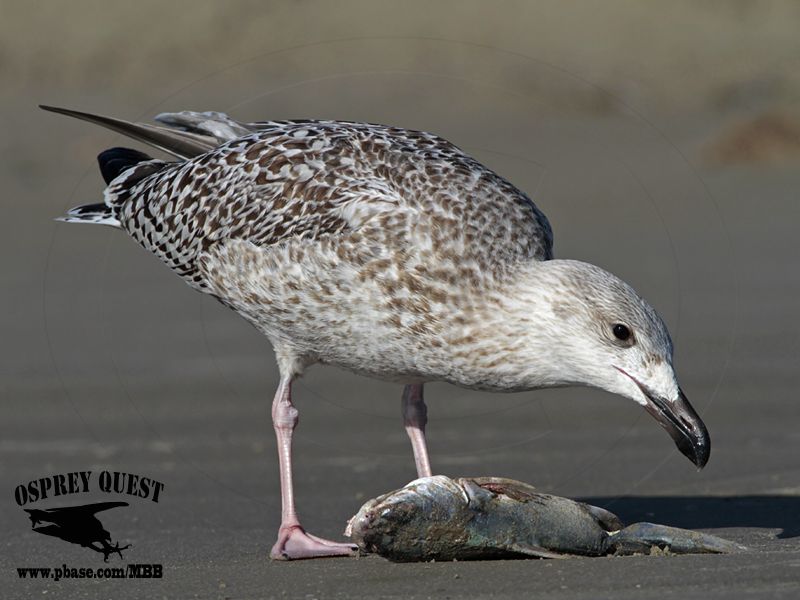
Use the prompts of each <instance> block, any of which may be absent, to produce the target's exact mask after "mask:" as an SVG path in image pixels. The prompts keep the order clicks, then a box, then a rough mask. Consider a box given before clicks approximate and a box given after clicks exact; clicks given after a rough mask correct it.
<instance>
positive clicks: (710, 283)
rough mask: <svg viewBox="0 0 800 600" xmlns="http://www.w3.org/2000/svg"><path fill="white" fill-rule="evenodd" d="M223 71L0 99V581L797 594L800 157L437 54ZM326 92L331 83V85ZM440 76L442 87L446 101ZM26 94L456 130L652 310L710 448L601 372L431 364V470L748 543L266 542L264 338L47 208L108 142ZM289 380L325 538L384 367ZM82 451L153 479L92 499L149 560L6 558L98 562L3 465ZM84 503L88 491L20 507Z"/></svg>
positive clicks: (25, 473)
mask: <svg viewBox="0 0 800 600" xmlns="http://www.w3.org/2000/svg"><path fill="white" fill-rule="evenodd" d="M376 60H377V59H376ZM487 60H488V59H487ZM489 62H491V61H489ZM198 69H199V67H198ZM239 75H241V73H240V74H239ZM239 75H237V77H238V78H235V79H236V81H237V82H238V83H237V85H238V86H239V87H238V88H237V87H227V88H225V89H220V87H219V85H218V84H220V82H221V81H222V80H220V79H212V80H210V81H208V82H206V83H200V84H196V85H195V86H194V87H193V88H191V89H187V90H185V91H183V92H178V93H177V95H176V96H173V97H170V94H174V93H175V90H174V89H173V88H170V87H168V86H165V85H160V84H159V85H157V86H154V88H153V89H147V90H143V89H140V88H136V91H135V93H134V92H133V91H132V90H133V83H131V84H130V87H129V88H125V87H124V86H123V87H115V88H113V89H111V90H106V91H104V90H102V88H101V87H100V86H98V87H95V88H93V92H92V94H91V95H81V94H78V93H76V92H59V91H58V90H53V89H48V90H45V89H28V90H27V91H26V93H25V95H23V96H20V97H15V98H11V97H5V98H3V113H4V114H5V115H7V116H12V117H13V118H12V119H9V120H8V121H7V123H6V124H5V125H4V127H5V128H6V131H7V132H8V134H9V135H8V137H7V138H6V140H5V142H4V146H3V154H4V160H3V161H2V164H0V181H2V184H3V188H2V189H3V190H4V193H3V197H4V200H3V202H4V206H5V208H6V218H5V219H4V221H3V235H2V236H0V265H2V273H3V277H4V290H5V293H4V294H3V296H2V297H0V325H1V326H2V331H3V340H4V344H3V346H2V360H1V361H0V374H2V379H0V381H2V393H3V402H4V407H5V411H4V416H3V418H2V420H0V447H1V448H2V450H3V453H2V456H3V460H2V464H0V490H2V491H3V493H2V494H1V495H0V498H3V500H2V511H0V523H2V530H3V532H4V534H5V535H4V540H3V545H2V547H3V552H2V555H1V556H0V563H2V572H3V573H4V574H5V575H4V576H5V578H6V579H5V583H4V586H3V596H4V597H8V598H14V597H20V598H23V597H51V596H53V595H55V596H57V597H87V598H89V597H114V598H118V597H127V596H130V597H137V596H138V597H141V596H142V595H143V594H146V595H150V596H153V597H162V596H163V597H168V598H173V597H202V598H206V597H211V598H215V597H219V598H250V597H278V598H280V597H290V598H294V597H297V598H330V597H333V598H339V597H340V598H361V597H364V598H380V597H403V598H428V597H453V598H455V597H463V596H468V597H478V598H484V597H495V596H504V597H505V596H509V597H516V596H518V597H529V596H531V595H536V594H547V596H548V598H584V597H586V598H598V597H608V598H612V597H613V598H628V597H631V598H633V597H636V598H659V599H664V598H666V599H669V598H687V597H689V598H691V597H699V596H702V597H705V598H729V597H737V598H739V597H744V598H747V597H759V598H762V597H775V598H778V597H781V598H782V597H785V598H794V597H797V594H798V593H799V592H800V541H799V540H800V483H799V482H800V458H799V457H800V453H798V447H799V445H800V434H799V433H798V428H797V423H798V417H799V416H800V409H798V403H797V387H798V383H800V378H798V375H797V363H798V350H800V325H798V320H797V316H796V311H797V297H798V293H799V292H800V270H798V268H797V264H798V258H799V257H798V254H800V251H799V249H798V246H797V231H798V226H800V212H798V209H797V190H798V189H800V170H798V168H797V163H796V162H792V158H791V157H789V160H788V162H785V163H780V164H771V165H753V164H744V165H718V164H717V165H706V164H705V163H703V161H702V155H703V154H702V149H703V147H704V145H705V144H707V143H708V142H709V140H713V139H714V137H715V136H716V135H717V133H718V132H719V131H720V130H722V128H723V124H724V123H726V122H728V121H729V120H730V119H731V118H732V117H731V116H730V115H729V114H726V113H721V112H718V111H713V110H698V111H691V112H688V111H687V112H683V113H681V114H680V115H678V116H676V115H674V114H673V115H672V116H663V115H660V116H659V114H658V113H652V112H647V118H646V119H645V118H643V117H642V116H641V115H638V114H636V113H635V112H631V111H629V110H628V109H627V108H626V107H625V106H623V105H619V106H617V107H616V110H614V111H612V112H611V114H577V113H569V114H563V113H562V114H556V113H554V112H553V111H551V110H537V109H536V106H537V105H535V104H533V105H532V104H530V103H529V102H528V101H527V100H524V99H519V98H515V97H514V96H513V94H508V93H506V92H502V93H500V92H498V93H497V95H495V93H494V92H491V93H490V92H487V91H486V89H484V88H481V89H482V91H480V90H476V89H473V88H468V89H465V88H464V87H463V86H462V82H460V81H459V80H452V81H451V80H446V81H445V80H444V79H442V80H437V83H436V85H435V86H434V88H433V90H434V91H433V92H431V91H430V90H428V91H426V86H425V85H419V86H417V87H413V88H412V89H411V91H408V88H407V87H406V83H407V82H408V80H407V79H404V77H406V76H405V75H403V76H400V75H396V76H395V75H385V74H384V75H381V76H379V77H378V76H375V75H363V76H361V78H360V79H359V77H354V78H351V79H348V80H347V81H344V82H343V81H337V82H334V83H324V82H323V83H318V82H317V83H308V84H304V85H305V87H304V86H303V85H300V86H299V87H298V88H296V89H294V91H287V92H283V93H282V94H278V95H273V96H269V97H267V98H259V96H258V92H259V90H263V89H264V88H265V84H263V83H254V82H253V80H252V79H247V78H243V77H239ZM375 77H378V79H376V78H375ZM419 77H422V76H419ZM418 80H419V78H418V79H416V81H418ZM425 81H426V85H427V83H430V82H429V80H425ZM225 82H226V83H229V82H228V81H227V80H225ZM376 83H379V84H381V85H384V86H389V87H390V88H391V89H395V88H397V89H403V90H406V92H407V93H408V94H409V96H408V97H398V98H397V99H396V101H395V102H394V103H390V102H386V101H385V100H386V96H388V95H389V94H388V92H386V90H385V89H384V90H383V91H380V93H378V92H375V94H376V96H375V97H374V98H373V102H371V101H370V96H369V94H370V93H372V92H371V91H370V90H373V89H374V88H375V87H376V86H375V84H376ZM326 86H328V87H326ZM337 86H339V87H337ZM377 87H379V86H377ZM340 88H341V89H344V88H347V91H346V92H342V93H340V94H338V93H333V92H335V91H336V90H340ZM126 90H127V91H128V92H130V94H131V95H130V96H126V95H125V93H126ZM308 92H313V93H312V94H311V95H309V94H308ZM323 93H327V94H329V95H328V96H326V97H324V98H323V96H320V94H323ZM364 94H366V98H365V97H363V95H364ZM432 94H433V97H432ZM465 94H466V96H467V97H468V100H465V103H464V104H461V105H459V106H458V107H457V108H456V109H454V108H453V107H452V105H450V106H448V99H452V98H457V97H460V96H461V95H465ZM378 96H380V99H378ZM355 97H359V98H360V100H359V104H353V99H354V98H355ZM164 98H168V99H167V100H164ZM243 99H247V102H246V103H245V104H244V105H242V106H239V107H238V109H237V107H236V106H235V105H236V104H237V102H242V101H243ZM37 102H47V103H54V104H64V105H67V106H71V107H74V108H82V109H85V110H92V111H96V112H104V113H107V114H116V115H119V116H123V117H133V116H136V115H140V114H143V113H144V114H153V113H156V112H160V111H162V110H168V109H180V108H195V109H219V110H230V111H231V112H232V113H234V114H238V115H240V116H242V117H243V118H256V117H260V118H267V117H276V118H282V117H298V116H323V117H330V116H339V117H341V118H363V119H368V120H372V121H380V122H391V123H397V124H400V125H404V126H410V127H421V128H427V129H432V130H434V131H436V132H437V133H440V134H442V135H444V136H445V137H447V138H449V139H451V140H452V141H454V142H456V143H457V144H459V145H461V146H462V147H464V148H465V149H467V150H468V151H470V152H472V153H473V154H475V155H476V156H478V157H479V158H480V159H481V160H483V161H485V162H487V163H488V164H489V165H491V166H492V167H494V168H496V169H497V170H498V171H499V172H500V173H502V174H503V175H505V176H507V177H509V178H510V179H511V180H512V181H514V182H515V183H516V184H517V185H518V186H520V187H521V188H523V189H525V190H526V191H528V192H529V193H530V194H531V195H532V196H533V197H534V199H535V201H536V202H537V203H538V205H539V206H540V207H541V208H542V209H543V210H544V211H545V213H546V214H547V215H548V217H549V218H550V219H551V221H552V224H553V227H554V230H555V236H556V253H557V255H558V256H559V257H572V258H581V259H584V260H588V261H590V262H595V263H597V264H600V265H601V266H603V267H605V268H607V269H609V270H611V271H613V272H615V273H617V274H618V275H620V276H621V277H623V278H624V279H626V280H627V281H629V282H630V283H632V284H633V285H634V287H636V288H637V289H638V290H639V291H640V292H641V293H642V294H643V295H644V296H645V297H646V298H648V299H649V300H650V301H651V302H652V303H653V304H654V305H655V306H656V308H657V309H658V310H659V311H660V312H661V313H662V314H663V316H664V317H665V319H666V321H667V323H668V325H669V326H670V329H671V331H672V333H673V337H674V340H675V346H676V366H677V371H678V374H679V377H680V379H681V384H682V386H683V388H684V390H685V391H686V393H687V395H688V397H689V398H690V400H691V401H692V402H693V404H694V405H695V407H696V408H697V409H698V412H700V413H701V414H702V416H703V417H704V419H705V421H706V424H707V425H708V428H709V431H710V433H711V436H712V454H711V460H710V462H709V464H708V466H707V468H706V469H705V470H703V471H702V472H699V473H698V472H696V471H695V469H694V467H693V466H692V465H691V464H690V463H689V462H688V461H687V460H686V459H685V458H684V457H682V456H681V455H680V454H679V453H678V452H677V451H676V450H675V449H674V447H673V445H672V442H671V440H670V439H669V437H668V436H667V435H666V434H665V433H664V432H663V431H662V430H661V429H660V428H659V427H658V425H657V424H656V423H655V422H654V421H652V419H650V418H649V417H648V416H647V415H646V414H645V413H644V412H643V411H642V410H641V409H639V408H638V407H637V406H635V405H633V404H632V403H631V402H629V401H625V400H622V399H619V398H615V397H612V396H610V395H608V394H605V393H602V392H598V391H594V390H588V389H564V390H545V391H539V392H531V393H524V394H514V395H493V394H485V393H478V392H470V391H465V390H459V389H456V388H453V387H450V386H447V385H443V384H434V385H431V386H430V389H428V390H427V391H426V398H427V400H428V404H429V418H430V422H429V428H428V432H429V440H430V447H431V454H432V462H433V467H434V470H435V471H438V472H441V473H445V474H448V475H451V476H461V475H495V476H506V477H512V478H515V479H519V480H523V481H527V482H530V483H532V484H534V485H536V486H537V487H539V488H541V489H542V490H543V491H546V492H548V493H555V494H561V495H567V496H570V497H576V498H582V499H587V500H588V501H590V502H592V503H594V504H597V505H600V506H605V507H607V508H609V509H610V510H612V511H614V512H616V513H617V514H618V515H619V516H620V517H622V518H623V520H625V521H629V522H633V521H639V520H649V521H654V522H659V523H664V524H669V525H674V526H678V527H687V528H692V529H699V530H703V531H708V532H711V533H714V534H716V535H720V536H722V537H726V538H728V539H732V540H735V541H737V542H740V543H742V544H745V545H746V546H748V547H749V548H750V550H749V551H748V552H746V553H743V554H739V555H735V556H685V557H663V556H659V557H631V558H601V559H574V560H564V561H552V560H550V561H548V560H542V561H540V560H527V561H494V562H481V563H478V562H475V563H435V564H409V565H398V564H391V563H388V562H386V561H384V560H382V559H379V558H375V557H364V558H359V559H329V560H320V561H301V562H296V563H271V562H269V560H268V559H267V555H268V552H269V548H270V546H271V545H272V542H273V538H274V535H275V533H276V531H277V527H278V523H279V509H280V506H279V504H280V497H279V489H278V474H277V460H276V456H275V443H274V438H273V434H272V429H271V424H270V421H269V405H270V401H271V397H272V393H273V390H274V387H275V385H276V384H277V372H276V370H275V368H274V365H273V358H272V353H271V350H270V348H269V345H268V343H267V341H266V340H265V339H263V338H261V337H260V336H259V335H258V334H257V332H255V331H254V330H253V329H252V328H250V327H249V326H248V325H247V324H246V323H244V322H243V321H241V320H240V319H238V317H236V316H235V315H234V314H232V313H230V312H229V311H228V310H227V309H225V308H224V307H222V306H220V305H218V304H216V303H215V302H214V301H213V300H211V299H208V298H203V297H201V296H200V295H199V294H196V293H195V292H193V291H191V290H190V289H189V288H188V287H186V286H185V285H183V284H182V283H181V282H180V281H179V280H178V279H177V278H176V277H175V276H174V275H172V274H171V273H169V272H168V270H167V269H166V268H164V267H163V266H162V265H160V264H158V263H157V261H156V260H155V259H154V258H152V257H150V256H148V255H147V254H146V253H145V252H144V251H143V250H141V249H140V248H138V247H137V246H136V245H135V244H134V243H133V242H131V241H130V240H129V239H127V238H126V237H125V236H124V235H123V234H122V233H121V232H117V231H112V230H109V229H106V228H101V227H89V226H85V227H81V226H74V225H66V224H56V223H54V222H53V221H52V218H53V217H55V216H58V215H59V214H61V213H62V212H63V211H64V210H65V209H66V208H68V207H70V206H73V205H76V204H80V203H84V202H90V201H96V199H98V198H99V194H100V192H101V190H102V186H101V180H100V177H99V174H98V173H97V172H96V169H95V165H94V163H93V161H94V155H95V154H96V153H97V152H99V151H100V150H102V149H104V148H106V147H108V146H111V145H115V144H118V143H120V140H119V139H118V138H117V137H116V136H115V135H114V134H111V133H108V132H103V131H101V130H98V129H96V128H93V127H91V126H89V125H87V124H82V123H78V122H71V121H69V120H67V119H65V118H60V117H57V116H54V115H48V114H44V113H41V112H40V111H37V110H36V109H35V107H34V104H35V103H37ZM532 107H533V108H532ZM539 108H541V106H539ZM360 111H361V112H363V113H364V114H363V116H361V117H359V114H361V113H360ZM267 113H269V114H267ZM531 360H535V357H531ZM296 401H297V405H298V408H299V409H300V411H301V424H300V426H299V428H298V430H297V433H296V436H295V438H296V479H297V482H296V484H297V497H298V503H299V509H300V511H301V515H302V517H303V519H304V523H305V524H306V525H307V527H308V529H309V530H311V531H312V532H314V533H316V534H319V535H323V536H329V537H334V538H338V537H341V533H342V531H343V529H344V524H345V522H346V520H347V518H348V517H350V516H351V515H352V514H353V513H355V511H356V510H357V509H358V508H359V506H360V505H361V503H363V502H364V501H365V500H366V499H368V498H370V497H373V496H375V495H377V494H379V493H382V492H385V491H387V490H390V489H394V488H397V487H400V486H402V485H403V484H405V483H406V482H407V481H408V480H410V479H412V478H413V476H414V472H413V460H412V457H411V450H410V445H409V443H408V440H407V438H406V436H405V432H404V431H403V428H402V424H401V420H400V389H399V387H398V386H395V385H391V384H387V383H381V382H375V381H370V380H366V379H361V378H358V377H355V376H352V375H349V374H346V373H341V372H339V371H336V370H334V369H330V368H319V367H317V368H313V369H312V370H311V371H310V372H309V373H308V375H307V376H306V377H305V378H303V379H302V380H301V382H300V384H299V385H298V386H297V389H296ZM104 469H108V470H116V471H123V472H129V473H137V474H141V475H144V476H147V477H152V478H154V479H157V480H159V481H162V482H163V483H164V484H165V488H164V492H163V494H162V496H161V498H160V501H159V502H158V503H157V504H156V503H153V502H151V501H146V500H140V499H130V500H129V501H130V503H131V506H130V507H127V508H119V509H114V510H112V511H109V512H107V513H103V518H102V522H103V524H104V525H105V526H106V527H107V529H108V530H109V531H111V533H112V538H113V539H114V540H115V541H116V540H119V541H121V542H122V543H123V545H124V544H127V543H130V544H131V548H130V549H129V550H128V551H126V553H125V559H124V560H123V561H120V560H119V558H118V557H112V558H110V559H109V564H110V565H111V566H114V565H117V564H125V563H129V562H137V563H160V564H163V566H164V577H163V579H161V580H151V581H146V580H138V581H130V580H129V581H120V580H114V581H99V580H93V581H88V580H82V581H75V580H65V581H60V582H53V581H46V582H45V581H41V580H40V581H21V580H19V579H18V578H17V576H16V567H25V566H60V565H62V564H66V565H68V566H76V567H81V566H92V567H97V566H102V560H101V558H100V557H99V555H97V554H95V553H92V552H90V551H89V550H86V549H84V548H80V547H78V546H75V545H70V544H67V543H66V542H64V541H62V540H58V539H55V538H52V537H47V536H42V535H38V534H36V533H33V532H31V531H30V522H29V521H28V519H27V516H26V515H25V514H24V513H23V512H22V510H21V509H20V508H19V507H18V506H17V505H16V503H15V502H14V497H13V491H14V487H15V486H16V485H18V484H20V483H24V482H27V481H28V480H30V479H33V478H38V477H41V476H44V475H46V474H55V473H64V472H69V471H74V470H92V471H94V472H95V473H99V472H100V471H102V470H104ZM104 499H106V498H105V496H104V495H103V494H102V493H97V492H94V493H91V494H87V495H82V496H80V497H74V498H70V499H69V502H61V503H59V502H57V501H56V500H50V501H49V502H50V504H47V503H42V504H41V506H42V507H46V506H59V505H62V504H80V503H88V502H96V501H101V500H104ZM44 594H47V595H46V596H45V595H44Z"/></svg>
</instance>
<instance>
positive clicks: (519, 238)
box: [106, 113, 552, 289]
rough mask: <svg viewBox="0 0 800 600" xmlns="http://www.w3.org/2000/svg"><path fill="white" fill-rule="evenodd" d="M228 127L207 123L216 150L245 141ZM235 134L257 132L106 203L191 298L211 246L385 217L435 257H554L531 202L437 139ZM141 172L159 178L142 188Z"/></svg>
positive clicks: (341, 131)
mask: <svg viewBox="0 0 800 600" xmlns="http://www.w3.org/2000/svg"><path fill="white" fill-rule="evenodd" d="M188 114H194V113H188ZM203 114H204V115H206V117H209V116H213V115H214V114H215V113H203ZM162 120H165V121H167V122H170V121H169V120H168V119H162ZM208 121H209V118H206V119H205V122H206V123H208ZM172 122H174V120H173V121H172ZM234 123H235V122H234ZM226 126H227V127H228V130H227V133H224V134H220V133H219V128H217V129H214V126H213V124H212V125H210V126H209V125H206V126H205V127H204V128H203V129H202V131H203V132H204V133H206V134H210V133H211V132H212V131H216V132H217V134H218V135H219V139H220V140H223V139H225V136H226V135H232V134H235V133H240V132H241V130H234V129H233V128H231V127H230V126H229V125H226ZM241 127H242V128H248V129H249V128H253V127H260V128H263V129H262V130H260V131H257V132H254V133H250V134H249V135H246V136H243V137H240V138H234V139H233V140H232V141H229V142H226V143H224V144H222V145H221V146H219V147H217V148H215V149H214V150H212V151H210V152H208V153H206V154H202V155H200V156H197V157H195V158H192V159H190V160H187V161H184V162H180V163H162V162H160V161H152V162H149V163H142V164H141V165H138V166H137V167H135V169H132V170H131V171H130V172H128V173H126V174H123V175H122V176H121V177H120V178H118V180H116V181H114V182H113V183H112V185H110V186H109V188H108V190H107V192H106V202H107V203H108V204H109V205H111V206H112V207H114V209H115V211H116V212H117V217H118V219H119V220H120V222H121V223H122V227H123V228H124V229H126V230H127V231H128V233H129V234H130V235H131V236H132V237H134V239H136V240H137V241H138V242H139V243H141V244H142V245H143V246H144V247H145V248H147V249H148V250H150V251H152V252H153V253H154V254H156V255H157V256H159V258H161V259H162V260H163V261H164V262H166V263H167V264H168V265H169V266H170V267H171V268H172V269H174V270H175V271H176V272H177V273H178V274H179V275H181V276H182V277H184V278H185V279H187V280H188V281H189V283H190V284H192V285H193V286H195V287H198V288H201V289H207V288H208V285H207V282H205V281H204V276H203V275H202V274H201V273H199V272H198V265H197V259H198V257H199V255H200V253H202V252H204V251H207V250H208V249H209V248H210V247H211V246H212V245H214V244H216V243H219V242H222V241H225V240H228V239H240V240H246V241H249V242H251V243H253V244H255V245H257V246H269V245H273V244H278V243H280V242H282V241H284V240H287V239H291V238H300V239H303V238H305V239H319V238H321V237H323V236H331V235H336V234H337V233H341V232H343V231H345V230H354V229H358V228H359V227H361V226H362V225H363V224H364V223H365V222H367V221H368V220H369V219H370V218H371V217H373V216H375V215H377V214H379V213H386V212H387V211H391V210H398V211H400V212H405V213H408V212H409V211H410V212H413V213H415V214H417V215H418V218H419V219H420V220H422V221H427V222H428V223H429V225H430V227H429V228H428V229H429V230H430V232H431V240H432V241H433V242H435V246H436V247H435V248H432V251H433V252H434V254H436V253H439V252H442V253H444V254H448V253H452V252H453V251H455V250H458V251H460V253H462V254H466V255H470V256H475V257H480V256H483V258H484V259H485V261H486V262H497V261H504V260H506V261H509V262H513V261H516V260H520V259H546V258H549V257H550V252H551V245H552V236H551V233H550V228H549V225H548V223H547V221H546V219H545V218H544V216H543V215H542V214H541V213H540V212H539V211H538V210H537V209H536V208H535V206H534V205H533V203H532V202H531V201H530V200H529V199H527V197H526V196H524V194H522V193H521V192H519V191H518V190H516V188H514V187H513V186H511V184H509V183H508V182H506V181H505V180H503V179H502V178H500V177H499V176H497V175H495V174H494V173H492V172H491V171H489V170H488V169H486V168H485V167H483V166H482V165H480V164H479V163H477V161H475V160H474V159H472V158H470V157H468V156H467V155H465V154H464V153H463V152H461V151H460V150H459V149H458V148H456V147H455V146H453V145H452V144H450V143H449V142H446V141H444V140H442V139H441V138H438V137H436V136H433V135H430V134H426V133H422V132H412V131H408V130H402V129H397V128H390V127H383V126H376V125H364V124H356V123H341V122H330V121H280V122H278V121H273V122H264V123H258V124H248V125H246V126H245V125H242V126H241ZM145 170H146V171H154V172H151V173H149V174H148V176H146V177H144V178H143V177H141V173H142V171H145ZM504 217H505V218H504ZM400 221H403V222H404V223H405V226H406V227H407V226H408V225H409V224H408V220H407V219H400ZM398 225H399V223H398ZM412 233H413V232H411V231H394V232H383V234H382V235H380V237H381V239H380V240H375V241H376V242H379V243H395V244H397V245H398V246H399V248H398V249H404V248H403V245H404V244H408V243H412V242H413V241H414V240H413V237H414V236H413V235H412ZM390 234H391V235H390ZM448 246H451V247H448Z"/></svg>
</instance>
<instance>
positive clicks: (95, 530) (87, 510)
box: [23, 502, 131, 562]
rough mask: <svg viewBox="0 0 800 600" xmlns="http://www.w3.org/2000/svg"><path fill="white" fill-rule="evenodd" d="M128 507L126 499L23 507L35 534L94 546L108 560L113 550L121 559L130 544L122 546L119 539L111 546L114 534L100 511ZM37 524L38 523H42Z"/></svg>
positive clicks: (105, 560) (89, 546)
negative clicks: (42, 507) (58, 506)
mask: <svg viewBox="0 0 800 600" xmlns="http://www.w3.org/2000/svg"><path fill="white" fill-rule="evenodd" d="M117 506H128V503H127V502H98V503H96V504H86V505H84V506H67V507H64V508H48V509H38V508H25V509H23V510H24V511H25V512H26V513H28V516H29V517H30V519H31V524H32V526H33V530H34V531H35V532H36V533H43V534H44V535H52V536H54V537H58V538H61V539H62V540H64V541H66V542H71V543H73V544H78V545H80V546H83V547H84V548H91V549H92V550H94V551H95V552H100V553H102V554H103V561H104V562H108V556H109V555H110V554H112V553H113V552H116V553H117V554H119V557H120V559H121V558H122V551H123V550H127V549H128V548H130V547H131V545H130V544H128V545H127V546H120V545H119V542H117V543H116V544H115V545H113V546H112V545H111V534H110V533H109V532H108V531H107V530H106V529H105V528H104V527H103V524H102V523H101V522H100V519H98V518H97V513H99V512H101V511H104V510H108V509H109V508H116V507H117ZM42 523H46V525H43V526H41V527H37V526H38V525H42Z"/></svg>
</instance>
